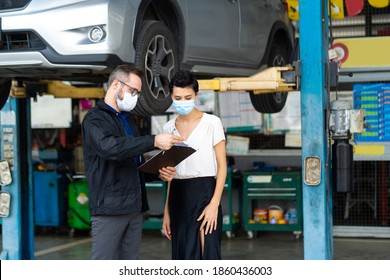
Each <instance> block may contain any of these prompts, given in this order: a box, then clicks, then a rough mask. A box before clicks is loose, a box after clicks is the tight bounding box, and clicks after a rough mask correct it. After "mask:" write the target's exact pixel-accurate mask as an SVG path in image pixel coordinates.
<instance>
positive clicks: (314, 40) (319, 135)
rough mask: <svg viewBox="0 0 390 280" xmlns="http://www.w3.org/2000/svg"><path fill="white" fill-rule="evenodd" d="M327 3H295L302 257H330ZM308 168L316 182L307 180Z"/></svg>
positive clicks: (317, 0) (302, 0)
mask: <svg viewBox="0 0 390 280" xmlns="http://www.w3.org/2000/svg"><path fill="white" fill-rule="evenodd" d="M327 5H328V1H321V0H300V1H299V18H300V21H299V36H300V39H299V40H300V59H301V67H302V77H301V79H302V80H301V112H302V116H301V118H302V167H304V170H303V173H304V174H303V178H304V180H303V182H302V184H303V185H302V187H303V189H302V194H303V199H302V201H303V229H304V258H305V259H309V260H310V259H316V260H326V259H332V258H333V227H332V224H333V220H332V181H331V178H330V167H329V165H328V160H327V155H328V147H327V142H328V141H327V128H326V123H325V120H326V108H327V88H326V79H325V77H326V75H327V73H326V69H327V68H326V63H327V56H328V55H327V54H328V51H327V50H328V6H327ZM310 166H316V167H315V168H314V170H316V171H317V172H318V180H314V181H308V180H306V179H305V178H308V177H310V176H309V174H307V172H309V167H310Z"/></svg>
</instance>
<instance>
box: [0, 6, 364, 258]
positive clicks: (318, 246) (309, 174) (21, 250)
mask: <svg viewBox="0 0 390 280" xmlns="http://www.w3.org/2000/svg"><path fill="white" fill-rule="evenodd" d="M299 5H300V10H299V11H300V24H299V26H300V32H299V33H300V42H304V44H301V45H300V60H299V61H297V62H296V63H294V65H292V66H285V67H271V68H267V69H265V70H263V71H261V72H259V73H258V74H255V75H253V76H250V77H246V78H243V77H237V78H215V79H212V80H199V87H200V89H210V90H215V91H221V92H223V91H230V90H247V91H253V92H254V93H255V94H270V93H271V94H272V93H277V92H288V91H296V90H299V91H300V92H301V121H302V122H301V126H302V167H303V169H302V173H303V174H302V175H303V176H302V177H303V180H302V195H303V198H302V201H303V228H304V234H303V238H304V258H305V259H317V260H325V259H332V257H333V227H332V224H333V221H332V189H333V188H332V185H335V186H336V188H337V189H338V190H339V191H344V192H345V191H351V190H352V188H353V184H352V176H353V175H352V161H353V158H352V146H351V145H350V144H349V143H348V141H349V139H350V138H351V133H352V132H361V130H362V129H363V124H362V123H363V119H364V113H362V112H355V111H357V110H351V108H350V106H349V104H347V103H345V102H343V101H335V102H333V103H332V104H331V105H330V104H329V102H328V101H329V99H328V93H329V91H330V88H329V79H330V78H329V77H330V75H329V68H330V67H329V59H328V39H327V38H328V36H327V35H326V34H328V19H327V16H324V15H328V12H327V11H328V7H327V1H320V0H300V1H299ZM45 89H46V90H47V93H48V94H53V95H54V96H56V97H74V98H88V97H89V98H101V97H103V96H104V91H103V90H102V89H101V88H95V89H91V88H89V89H87V90H85V89H79V88H75V87H72V86H69V85H64V83H61V82H58V81H54V82H53V81H47V87H46V88H45ZM25 91H26V88H25V87H23V86H22V85H18V84H17V83H15V84H13V86H12V88H11V97H10V98H8V100H7V102H6V104H5V106H4V107H3V108H2V110H1V115H0V129H1V130H0V136H1V147H2V150H1V154H0V155H1V157H0V169H1V170H0V172H1V173H0V183H1V185H2V188H1V192H0V195H1V199H0V201H1V207H0V217H3V218H2V231H3V234H2V243H3V245H2V252H1V259H34V241H33V240H34V223H33V215H32V213H33V207H32V197H33V195H32V175H31V174H32V167H31V162H32V160H31V135H30V133H31V132H30V131H31V129H30V128H31V121H30V117H29V116H30V112H29V108H30V104H29V102H30V99H29V98H15V97H24V96H26V94H25V93H26V92H25ZM328 121H329V122H328ZM353 129H355V130H353ZM330 140H332V142H333V144H332V164H331V163H330V161H329V160H328V159H329V156H328V155H329V150H330V143H331V141H330Z"/></svg>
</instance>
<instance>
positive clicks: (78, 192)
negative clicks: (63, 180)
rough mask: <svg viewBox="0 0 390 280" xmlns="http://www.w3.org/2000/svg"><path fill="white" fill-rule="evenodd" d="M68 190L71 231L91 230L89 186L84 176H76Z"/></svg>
mask: <svg viewBox="0 0 390 280" xmlns="http://www.w3.org/2000/svg"><path fill="white" fill-rule="evenodd" d="M72 178H73V180H72V182H70V184H69V188H68V199H69V207H68V224H69V227H70V229H71V230H73V231H74V230H89V229H90V228H91V225H90V221H91V216H90V213H89V191H88V184H87V181H86V179H85V176H83V175H75V176H73V177H72Z"/></svg>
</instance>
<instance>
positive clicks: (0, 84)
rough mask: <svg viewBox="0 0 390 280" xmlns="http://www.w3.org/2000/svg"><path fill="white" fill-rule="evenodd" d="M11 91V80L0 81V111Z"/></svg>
mask: <svg viewBox="0 0 390 280" xmlns="http://www.w3.org/2000/svg"><path fill="white" fill-rule="evenodd" d="M10 90H11V79H0V110H1V109H3V107H4V105H5V103H6V102H7V99H8V97H9V93H10Z"/></svg>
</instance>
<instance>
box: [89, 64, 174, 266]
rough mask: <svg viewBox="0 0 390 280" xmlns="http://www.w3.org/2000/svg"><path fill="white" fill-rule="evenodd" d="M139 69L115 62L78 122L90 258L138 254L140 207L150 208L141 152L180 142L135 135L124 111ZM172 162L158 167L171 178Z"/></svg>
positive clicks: (134, 95)
mask: <svg viewBox="0 0 390 280" xmlns="http://www.w3.org/2000/svg"><path fill="white" fill-rule="evenodd" d="M142 75H143V73H142V72H141V71H140V70H138V69H137V68H135V67H134V66H133V65H121V66H118V67H117V68H116V69H115V70H114V71H113V72H112V73H111V75H110V77H109V79H108V90H107V93H106V95H105V97H104V99H102V100H99V101H98V103H97V105H96V107H94V108H92V109H91V110H90V111H89V112H88V113H87V114H86V115H85V117H84V120H83V122H82V135H83V150H84V162H85V172H86V176H87V181H88V185H89V191H90V200H89V205H90V212H91V227H92V259H138V258H139V251H140V243H141V235H142V222H143V214H142V212H144V211H147V210H148V209H149V208H148V207H149V206H148V203H147V197H146V189H145V182H144V178H143V174H141V173H139V171H138V166H139V164H140V162H141V159H142V157H141V155H142V154H144V153H145V152H148V151H151V150H153V149H154V148H159V149H162V150H168V149H170V148H171V147H172V145H173V144H179V143H182V140H181V138H180V137H178V136H175V135H172V134H159V135H146V136H139V133H138V130H137V128H136V124H135V122H134V119H133V116H132V115H131V114H130V113H129V112H130V111H131V110H132V109H133V108H134V107H135V105H136V104H137V99H138V95H140V94H141V86H142V80H141V79H142ZM175 174H176V170H175V168H174V167H166V168H163V169H161V170H160V176H159V177H160V178H161V179H162V180H164V181H170V180H171V179H172V178H173V177H174V176H175Z"/></svg>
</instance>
